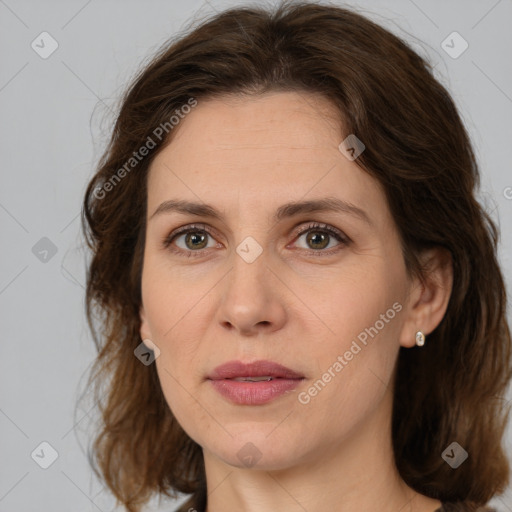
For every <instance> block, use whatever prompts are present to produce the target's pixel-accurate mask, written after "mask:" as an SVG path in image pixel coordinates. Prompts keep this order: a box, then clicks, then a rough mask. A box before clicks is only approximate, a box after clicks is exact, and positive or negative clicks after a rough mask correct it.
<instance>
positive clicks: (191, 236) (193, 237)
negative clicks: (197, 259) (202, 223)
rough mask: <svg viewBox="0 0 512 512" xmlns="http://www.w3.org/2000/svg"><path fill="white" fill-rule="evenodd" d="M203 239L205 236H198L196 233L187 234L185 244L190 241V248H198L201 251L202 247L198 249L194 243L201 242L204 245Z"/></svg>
mask: <svg viewBox="0 0 512 512" xmlns="http://www.w3.org/2000/svg"><path fill="white" fill-rule="evenodd" d="M205 239H206V236H205V235H198V234H197V233H189V234H188V236H187V243H188V242H189V241H191V240H192V246H193V247H195V248H196V249H197V248H198V247H199V248H200V249H201V248H202V247H200V246H199V245H198V244H196V243H195V242H196V241H199V242H201V241H202V242H203V243H204V241H205Z"/></svg>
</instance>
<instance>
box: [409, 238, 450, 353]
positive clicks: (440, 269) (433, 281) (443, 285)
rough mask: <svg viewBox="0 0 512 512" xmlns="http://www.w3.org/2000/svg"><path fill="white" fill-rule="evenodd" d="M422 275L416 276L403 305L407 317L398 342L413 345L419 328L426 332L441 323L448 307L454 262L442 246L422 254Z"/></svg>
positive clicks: (431, 330)
mask: <svg viewBox="0 0 512 512" xmlns="http://www.w3.org/2000/svg"><path fill="white" fill-rule="evenodd" d="M422 263H423V269H424V274H423V275H424V278H423V280H420V279H419V278H416V279H415V281H414V283H413V285H412V291H411V293H410V295H409V304H408V307H407V308H406V313H407V318H406V320H405V322H404V325H403V327H402V331H401V335H400V345H402V346H404V347H413V346H414V345H416V341H417V337H416V334H417V333H418V331H421V332H422V333H423V334H424V335H425V336H427V335H428V334H430V333H431V332H433V331H434V330H435V329H436V328H437V326H438V325H439V324H440V323H441V321H442V320H443V318H444V315H445V314H446V310H447V309H448V303H449V301H450V296H451V292H452V286H453V262H452V258H451V254H450V253H449V251H447V250H446V249H444V248H440V247H439V248H435V249H431V250H429V251H427V252H426V253H424V255H423V257H422Z"/></svg>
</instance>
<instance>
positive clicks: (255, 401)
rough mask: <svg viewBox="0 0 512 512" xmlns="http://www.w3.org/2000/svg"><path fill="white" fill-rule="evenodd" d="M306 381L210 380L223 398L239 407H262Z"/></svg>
mask: <svg viewBox="0 0 512 512" xmlns="http://www.w3.org/2000/svg"><path fill="white" fill-rule="evenodd" d="M303 380H304V379H274V380H268V381H267V380H263V381H259V382H247V381H246V382H240V381H237V380H232V379H220V380H210V382H211V383H212V385H213V387H214V388H215V390H216V391H218V392H219V393H220V394H221V395H222V396H224V397H225V398H227V399H228V400H231V401H232V402H234V403H235V404H239V405H261V404H266V403H267V402H270V401H271V400H273V399H274V398H277V397H278V396H281V395H284V394H285V393H286V392H287V391H291V390H292V389H295V388H296V387H297V386H298V385H299V384H300V383H301V382H302V381H303Z"/></svg>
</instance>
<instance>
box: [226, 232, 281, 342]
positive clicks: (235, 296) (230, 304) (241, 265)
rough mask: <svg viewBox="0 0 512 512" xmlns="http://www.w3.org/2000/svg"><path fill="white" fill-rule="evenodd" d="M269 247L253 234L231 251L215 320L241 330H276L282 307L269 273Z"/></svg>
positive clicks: (251, 331)
mask: <svg viewBox="0 0 512 512" xmlns="http://www.w3.org/2000/svg"><path fill="white" fill-rule="evenodd" d="M269 257H270V250H269V249H268V248H264V247H263V246H262V245H260V243H259V242H258V241H256V239H255V238H253V237H250V236H249V237H246V238H244V239H243V240H242V242H240V243H239V244H238V246H236V248H235V251H233V254H232V258H233V261H232V268H231V271H230V272H229V275H228V276H227V280H226V283H225V285H224V289H223V294H222V298H221V304H220V307H219V312H218V320H219V322H220V323H221V324H222V325H223V326H224V327H228V328H231V329H236V330H238V331H239V332H241V333H245V334H255V333H257V332H258V330H259V329H261V328H265V329H271V330H273V329H277V328H279V327H281V325H282V323H283V321H284V312H285V308H284V305H283V304H282V297H281V296H280V294H279V290H278V287H276V282H275V280H274V279H273V276H272V272H271V271H270V270H269V268H267V267H270V265H271V262H270V261H269Z"/></svg>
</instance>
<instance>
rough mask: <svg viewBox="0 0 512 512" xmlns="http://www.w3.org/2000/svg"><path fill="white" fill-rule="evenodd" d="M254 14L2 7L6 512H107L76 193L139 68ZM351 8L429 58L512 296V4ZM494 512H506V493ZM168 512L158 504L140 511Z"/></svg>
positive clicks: (510, 440)
mask: <svg viewBox="0 0 512 512" xmlns="http://www.w3.org/2000/svg"><path fill="white" fill-rule="evenodd" d="M247 3H248V2H244V1H240V2H235V1H224V2H221V1H216V0H211V1H210V2H207V1H202V0H187V1H182V0H179V1H169V0H166V1H163V0H153V1H151V2H142V1H138V2H136V1H124V2H121V1H119V0H117V1H112V0H109V1H100V0H89V1H86V0H73V1H67V2H64V1H60V2H59V1H48V0H47V1H45V2H41V1H39V2H38V1H35V0H31V1H29V0H5V1H4V0H0V54H1V62H2V65H1V69H0V118H1V120H2V122H1V125H0V147H1V154H2V155H3V160H2V162H1V171H0V172H1V179H2V187H1V188H0V226H1V230H2V231H1V232H2V251H1V256H0V257H1V265H0V315H1V319H2V338H3V340H2V345H1V346H2V357H1V358H0V432H1V439H2V443H1V461H2V463H1V465H0V512H7V511H9V512H11V511H20V512H21V511H33V510H44V511H47V510H52V511H53V512H60V511H69V510H73V511H77V512H81V511H84V512H85V511H93V510H94V511H104V512H108V511H111V510H113V509H114V503H115V502H114V500H113V499H112V498H111V497H110V496H109V494H108V492H107V491H106V490H104V488H103V486H102V484H101V483H100V482H98V481H97V479H96V478H95V477H94V475H93V474H92V472H91V469H90V467H89V465H88V462H87V458H86V455H85V453H84V450H85V447H86V445H87V442H88V437H87V435H88V434H87V432H88V431H89V432H92V429H93V424H92V420H91V419H92V418H94V403H91V401H90V400H89V401H88V400H87V396H86V397H85V398H84V400H83V402H82V403H80V406H79V407H78V408H76V404H77V401H78V398H79V395H80V392H81V391H82V390H83V387H84V386H83V384H84V379H85V375H86V371H87V370H88V368H89V366H90V364H91V363H92V361H93V359H94V356H95V351H94V346H93V342H92V340H91V337H90V335H89V333H88V330H87V328H86V324H85V319H84V313H83V311H84V288H83V287H84V281H85V279H84V276H85V271H84V261H85V260H84V254H83V251H82V250H81V249H80V247H81V238H80V236H81V235H80V222H79V212H80V208H81V201H82V197H83V193H84V190H85V186H86V183H87V181H88V179H89V178H90V177H91V176H92V173H93V171H94V165H95V163H96V162H97V159H98V158H99V156H100V155H101V152H102V150H103V148H104V144H105V142H106V137H107V136H108V133H109V129H110V127H111V123H112V122H113V120H114V119H115V114H114V112H115V110H116V102H117V100H118V98H119V94H120V93H121V92H122V91H123V90H124V87H125V85H126V84H127V83H128V81H129V80H130V78H131V77H132V76H133V75H134V73H135V72H136V71H137V69H138V68H139V66H140V65H141V63H142V62H143V61H144V60H145V59H147V58H148V57H150V55H151V53H152V52H153V51H154V50H156V49H157V48H158V47H159V46H160V44H162V43H163V42H164V41H165V40H166V39H167V38H169V37H171V36H173V35H176V34H177V33H178V32H180V31H182V30H183V29H184V28H185V27H186V25H187V23H188V22H190V21H192V20H193V19H198V18H200V17H202V16H204V15H207V14H210V13H212V12H215V11H220V10H222V9H223V8H225V7H228V6H233V5H240V4H247ZM337 3H338V4H341V3H342V2H337ZM351 5H352V6H357V8H358V10H360V12H362V13H363V14H367V15H369V16H370V17H372V18H373V19H375V20H376V21H377V22H379V23H381V24H383V25H384V26H386V27H387V28H389V29H391V30H392V31H393V32H395V33H397V34H399V35H401V36H402V37H404V38H406V39H407V40H408V41H410V43H411V44H412V46H413V48H415V49H416V50H417V51H419V52H420V53H421V54H423V55H427V56H428V57H429V59H430V61H431V62H432V63H433V64H435V69H436V74H437V77H438V78H439V79H440V80H441V81H442V82H443V83H444V84H445V85H447V87H448V88H449V90H450V91H451V93H452V94H453V96H454V99H455V100H456V102H457V104H458V106H459V108H460V111H461V113H462V115H463V118H464V120H465V122H466V124H467V126H468V128H469V130H470V134H471V136H472V139H473V141H474V144H475V148H476V151H477V156H478V158H479V162H480V164H481V169H482V178H483V179H482V185H483V186H482V194H481V199H482V201H484V203H485V204H486V206H487V208H488V210H489V211H491V212H493V213H492V215H493V217H494V218H495V219H496V220H498V221H499V224H500V226H501V231H502V243H501V247H500V258H501V262H502V265H503V268H504V271H505V275H506V279H507V285H508V289H509V293H512V290H511V286H510V285H511V280H512V265H511V264H510V263H511V262H510V258H511V254H512V231H511V230H510V228H509V226H510V223H511V221H512V188H509V187H512V174H511V172H510V162H511V161H512V144H511V141H512V129H511V123H510V116H511V113H512V71H511V64H510V63H511V62H512V61H511V59H510V55H511V53H512V52H511V50H512V31H511V30H510V26H511V22H512V1H511V0H499V1H497V0H478V1H476V0H473V1H462V0H459V1H451V2H445V1H441V0H438V1H428V2H427V1H424V0H423V1H421V0H415V1H413V0H393V1H391V0H389V1H386V2H377V1H375V0H366V1H360V2H352V3H351ZM43 31H46V32H48V33H49V34H51V36H52V37H53V38H54V39H55V40H56V41H57V43H58V45H59V46H58V49H57V50H56V51H55V52H54V53H53V54H52V55H50V56H49V57H48V58H46V59H43V58H41V57H40V55H39V54H38V53H36V51H34V50H33V49H32V47H31V43H32V41H34V40H35V41H36V43H37V42H38V41H39V44H40V46H42V44H41V43H40V38H38V36H39V34H41V32H43ZM453 31H457V32H458V33H459V34H460V35H461V36H462V37H463V38H464V39H465V40H466V41H467V42H468V44H469V47H468V49H467V50H466V51H465V52H464V53H462V54H461V55H460V56H458V57H457V58H453V57H452V56H450V55H448V53H446V51H445V50H444V49H443V47H442V45H441V44H442V42H443V41H444V40H445V39H446V38H447V36H448V35H449V34H451V33H452V32H453ZM45 41H46V43H45V49H46V50H48V49H49V48H50V41H49V39H46V40H45ZM448 44H450V45H452V46H454V48H453V49H452V50H451V51H452V52H453V51H457V50H460V49H461V48H462V47H461V46H460V41H457V40H455V41H454V43H451V42H450V39H448ZM39 51H40V52H41V51H43V49H42V48H41V49H40V50H39ZM43 237H47V238H48V239H49V241H51V242H49V241H48V240H43V241H41V239H42V238H43ZM36 244H37V245H36ZM34 246H35V248H34ZM45 250H46V251H48V252H47V253H45V252H44V251H45ZM52 250H53V251H55V250H56V253H55V254H53V253H52ZM509 312H510V309H509ZM509 318H510V315H509ZM510 397H512V395H509V398H510ZM43 441H46V442H48V443H50V445H51V446H52V447H53V448H54V449H55V450H56V451H57V452H58V458H57V459H56V460H55V462H54V463H53V464H52V465H51V466H50V467H49V468H48V469H42V468H41V467H40V466H39V465H38V464H36V462H35V460H33V458H32V457H31V454H32V453H33V452H34V450H35V449H36V448H37V450H36V453H39V454H40V457H39V459H38V460H39V461H40V462H44V460H43V459H45V457H46V460H47V461H48V460H50V459H48V457H49V453H50V452H49V450H48V449H45V448H44V447H43V453H44V456H42V455H41V448H40V447H39V445H40V443H41V442H43ZM507 449H508V453H509V454H510V453H512V427H509V429H508V431H507ZM34 459H37V457H36V456H35V455H34ZM493 504H495V505H496V506H497V507H498V508H499V510H502V511H505V512H507V511H512V489H509V491H508V493H507V494H506V495H505V496H503V497H501V498H497V499H495V500H494V502H493ZM173 509H174V507H173V506H172V504H171V502H169V501H167V502H166V501H164V500H162V501H161V502H160V508H159V506H158V500H156V499H155V500H153V501H152V503H151V505H150V506H149V507H148V508H147V510H148V511H151V510H173ZM118 510H121V509H120V508H119V509H118Z"/></svg>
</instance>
